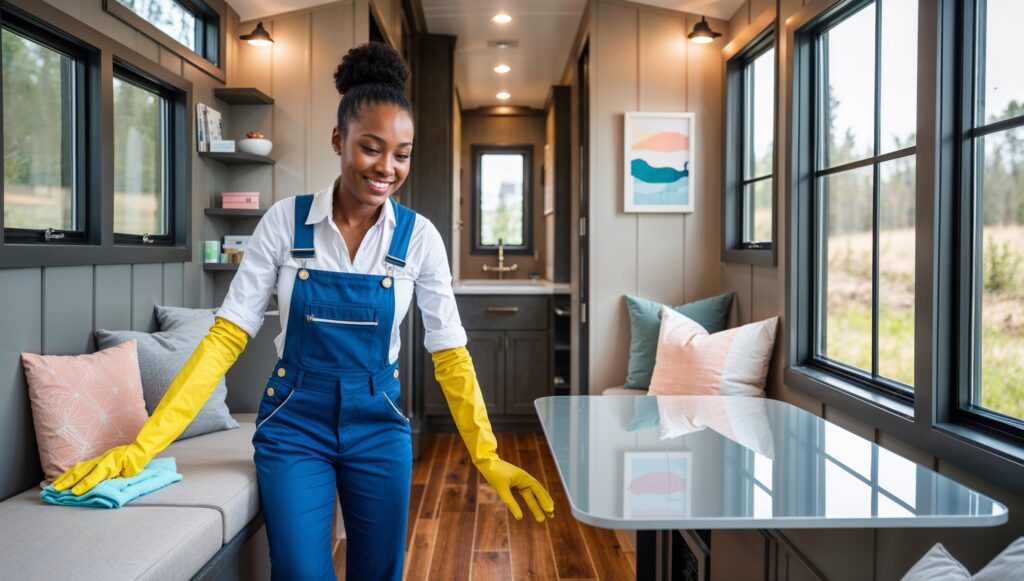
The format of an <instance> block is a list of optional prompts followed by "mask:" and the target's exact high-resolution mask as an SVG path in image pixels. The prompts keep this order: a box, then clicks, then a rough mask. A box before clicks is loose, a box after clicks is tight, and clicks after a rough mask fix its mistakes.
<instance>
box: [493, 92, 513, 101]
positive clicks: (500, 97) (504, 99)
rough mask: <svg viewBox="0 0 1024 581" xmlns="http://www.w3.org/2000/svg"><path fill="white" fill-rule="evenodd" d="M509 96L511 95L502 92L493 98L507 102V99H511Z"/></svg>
mask: <svg viewBox="0 0 1024 581" xmlns="http://www.w3.org/2000/svg"><path fill="white" fill-rule="evenodd" d="M511 96H512V95H509V94H508V91H502V92H500V93H498V94H497V95H495V97H497V98H499V99H501V100H502V101H506V100H508V98H509V97H511Z"/></svg>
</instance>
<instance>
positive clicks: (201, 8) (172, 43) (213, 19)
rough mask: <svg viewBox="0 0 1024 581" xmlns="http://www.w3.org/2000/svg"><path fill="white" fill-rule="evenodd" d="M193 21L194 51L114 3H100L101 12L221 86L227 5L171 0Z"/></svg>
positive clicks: (114, 0) (224, 73)
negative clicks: (168, 51) (179, 58)
mask: <svg viewBox="0 0 1024 581" xmlns="http://www.w3.org/2000/svg"><path fill="white" fill-rule="evenodd" d="M173 1H174V2H176V3H177V4H179V5H180V6H182V8H184V9H185V10H188V11H189V12H191V13H192V14H193V15H194V16H195V18H196V50H192V49H190V48H189V47H187V46H185V45H183V44H181V43H180V42H179V41H178V39H176V38H174V37H172V36H171V35H169V34H167V33H166V32H164V31H162V30H160V29H159V28H157V27H156V26H155V25H153V24H152V23H150V22H149V21H148V20H146V19H145V18H143V17H141V16H139V15H138V14H136V13H135V12H133V11H132V10H131V9H130V8H128V7H127V6H124V5H122V4H121V3H119V2H118V1H117V0H103V10H105V11H106V12H109V13H110V14H111V15H112V16H114V17H115V18H117V19H118V20H120V21H122V22H124V23H125V24H127V25H129V26H131V27H132V28H134V29H135V30H138V31H139V32H141V33H142V34H144V35H146V36H148V37H149V38H150V39H151V40H153V41H154V42H157V43H159V44H160V45H161V46H163V47H164V48H166V49H168V50H170V51H172V52H174V53H175V54H177V55H178V56H180V57H181V58H183V59H185V60H187V61H189V62H190V63H191V64H193V65H195V66H196V67H197V68H199V69H201V70H202V71H204V72H205V73H206V74H208V75H210V76H212V77H213V78H215V79H217V80H218V81H221V82H226V81H227V71H226V68H225V63H226V61H227V51H226V44H227V26H228V17H227V15H228V13H227V4H226V3H225V2H224V0H173Z"/></svg>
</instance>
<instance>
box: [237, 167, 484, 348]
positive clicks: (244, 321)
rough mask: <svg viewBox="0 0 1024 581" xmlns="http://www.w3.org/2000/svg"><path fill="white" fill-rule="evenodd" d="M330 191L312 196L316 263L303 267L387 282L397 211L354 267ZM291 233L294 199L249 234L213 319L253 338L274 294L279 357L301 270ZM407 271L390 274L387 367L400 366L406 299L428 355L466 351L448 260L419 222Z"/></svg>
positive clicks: (366, 241) (382, 222)
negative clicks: (414, 309)
mask: <svg viewBox="0 0 1024 581" xmlns="http://www.w3.org/2000/svg"><path fill="white" fill-rule="evenodd" d="M333 202H334V200H333V186H331V187H328V188H326V189H323V190H320V191H319V192H317V193H316V194H315V195H314V198H313V205H312V206H311V207H310V209H309V216H308V217H307V219H306V224H313V246H314V248H315V249H316V258H315V259H312V260H307V261H306V267H307V268H311V269H317V270H330V271H335V272H354V273H361V274H376V275H384V274H386V269H385V263H384V255H385V254H387V251H388V248H389V247H390V245H391V238H392V236H393V234H394V231H395V225H396V223H395V211H394V208H392V206H391V204H390V203H386V204H384V208H383V211H382V212H381V213H380V218H379V219H378V220H377V223H376V224H374V225H373V226H372V227H371V228H370V230H369V231H368V232H367V233H366V236H365V237H364V238H363V241H362V242H361V243H360V245H359V249H358V251H357V252H356V258H355V261H354V262H353V261H352V260H350V259H349V251H348V246H347V245H346V244H345V239H344V238H343V237H342V236H341V232H340V231H339V230H338V227H337V225H335V223H334V220H333V219H332V216H333V213H332V205H333ZM294 232H295V198H286V199H284V200H280V201H278V202H277V203H275V204H274V205H273V206H271V207H270V209H269V210H267V213H266V214H265V215H264V216H263V218H262V219H261V220H260V222H259V224H258V225H257V226H256V230H255V232H253V235H252V238H251V239H250V240H249V243H248V245H247V246H246V249H245V255H244V257H243V259H242V264H241V265H239V268H238V272H237V273H235V277H234V279H232V281H231V288H230V289H228V294H227V296H226V297H225V298H224V303H223V304H222V305H221V307H220V309H219V310H218V311H217V316H219V317H223V318H225V319H227V320H229V321H231V322H232V323H235V324H236V325H238V326H239V327H241V328H242V329H243V330H244V331H245V332H246V333H248V334H249V336H250V337H255V336H256V333H257V331H259V330H260V327H261V326H262V325H263V314H264V312H265V311H266V309H267V304H268V303H269V301H270V295H271V291H272V289H273V288H274V285H276V286H277V302H278V306H279V308H280V317H281V333H280V334H279V335H277V337H276V338H275V339H274V344H275V345H276V346H277V356H278V357H281V356H283V354H284V341H285V333H286V332H287V329H288V310H289V307H290V306H291V298H292V285H293V284H294V283H295V276H296V273H297V272H298V269H299V263H298V261H297V260H296V259H294V258H292V256H291V249H292V241H293V237H294ZM405 263H406V264H405V267H404V268H396V269H395V272H394V277H395V283H394V286H393V287H392V288H393V289H394V291H395V320H394V324H393V325H392V329H391V349H390V353H389V356H388V361H390V362H394V361H395V360H396V359H398V350H399V348H400V346H401V340H400V338H399V332H398V329H399V324H400V323H401V322H402V319H404V318H405V315H406V313H407V312H408V311H409V303H410V302H411V300H412V293H413V291H414V290H415V292H416V304H417V305H418V306H419V308H420V312H421V313H422V314H423V327H424V328H425V329H426V337H425V338H424V341H423V342H424V346H425V347H426V348H427V351H429V352H431V353H433V352H435V351H440V350H442V349H450V348H452V347H462V346H464V345H465V344H466V331H465V330H464V329H463V328H462V321H461V319H460V318H459V311H458V308H457V307H456V305H455V294H454V292H453V291H452V274H451V269H450V267H449V266H448V255H447V254H446V252H445V248H444V242H443V241H442V240H441V234H440V233H438V231H437V228H435V227H434V225H433V224H432V223H431V222H430V220H427V219H426V218H424V217H423V216H420V215H418V214H417V215H416V222H415V224H414V226H413V230H412V239H411V240H410V241H409V250H408V253H407V254H406V257H405Z"/></svg>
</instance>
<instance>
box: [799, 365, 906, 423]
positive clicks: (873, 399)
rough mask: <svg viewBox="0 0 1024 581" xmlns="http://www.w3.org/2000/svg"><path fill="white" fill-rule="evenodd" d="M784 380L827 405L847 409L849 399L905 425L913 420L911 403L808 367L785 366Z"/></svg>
mask: <svg viewBox="0 0 1024 581" xmlns="http://www.w3.org/2000/svg"><path fill="white" fill-rule="evenodd" d="M785 381H786V383H787V384H788V385H792V386H793V387H796V388H797V389H800V390H801V391H804V392H806V393H809V394H810V395H813V396H814V397H816V398H818V399H820V400H822V401H824V402H825V403H827V404H830V405H837V407H848V402H849V401H850V400H851V399H852V400H853V401H856V402H858V404H859V405H865V406H870V407H871V408H873V409H874V410H876V411H877V412H880V413H885V414H888V415H891V416H894V417H895V418H898V419H900V420H903V421H906V422H911V423H913V421H914V406H913V404H910V403H907V402H905V401H901V400H899V399H897V398H895V397H892V396H889V395H886V394H884V393H881V392H878V391H875V390H872V389H868V388H866V387H863V386H860V385H857V384H856V383H854V382H852V381H847V380H845V379H842V378H840V377H836V376H835V375H833V374H831V373H828V372H826V371H822V370H820V369H816V368H814V367H811V366H807V365H802V366H799V367H787V368H786V372H785ZM844 404H847V405H844Z"/></svg>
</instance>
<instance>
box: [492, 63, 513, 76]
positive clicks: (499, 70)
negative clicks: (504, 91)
mask: <svg viewBox="0 0 1024 581" xmlns="http://www.w3.org/2000/svg"><path fill="white" fill-rule="evenodd" d="M511 70H512V67H510V66H508V65H498V66H496V67H494V72H496V73H498V74H499V75H504V74H505V73H507V72H509V71H511Z"/></svg>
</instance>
